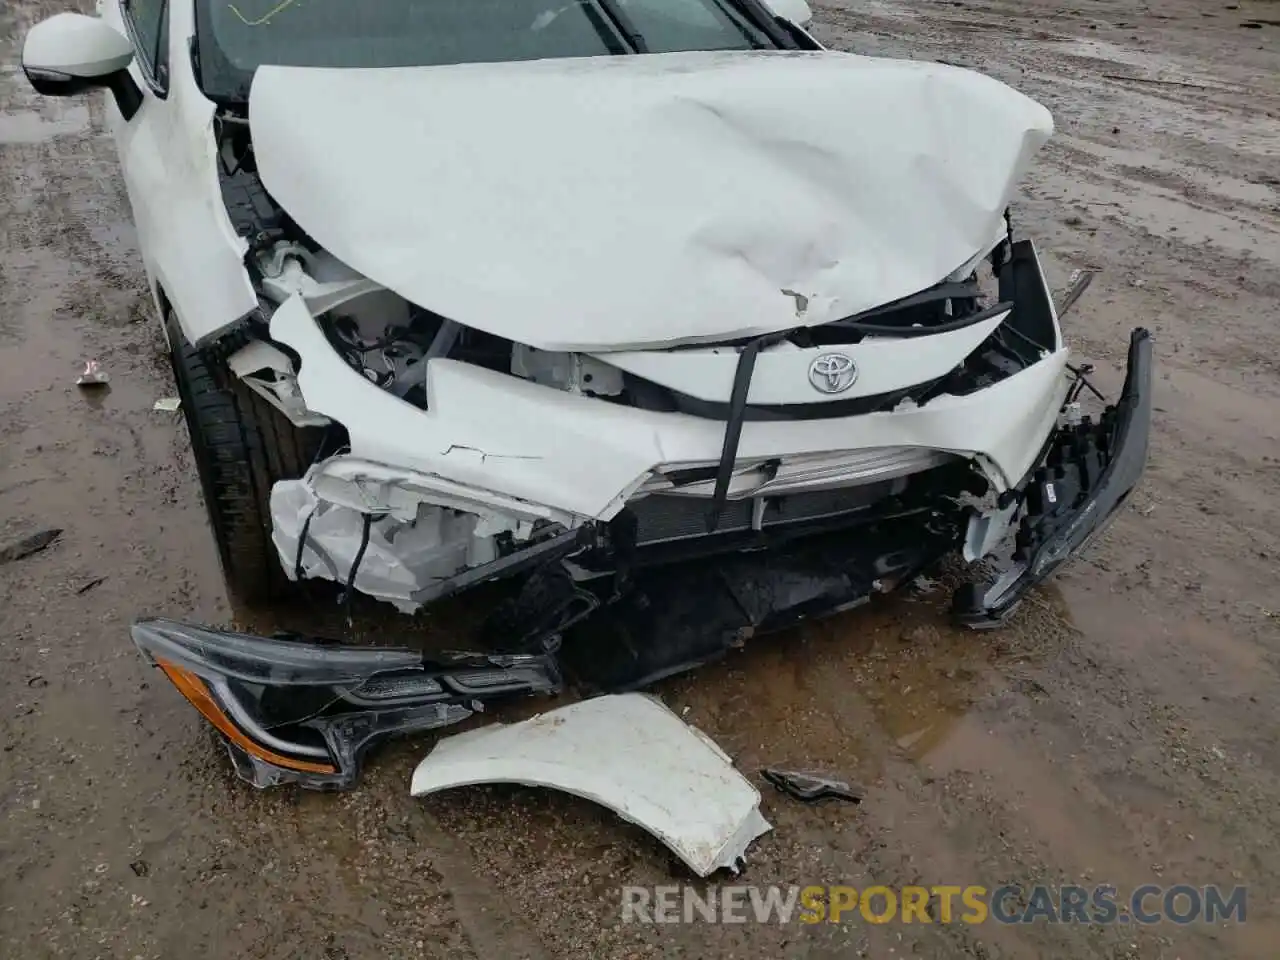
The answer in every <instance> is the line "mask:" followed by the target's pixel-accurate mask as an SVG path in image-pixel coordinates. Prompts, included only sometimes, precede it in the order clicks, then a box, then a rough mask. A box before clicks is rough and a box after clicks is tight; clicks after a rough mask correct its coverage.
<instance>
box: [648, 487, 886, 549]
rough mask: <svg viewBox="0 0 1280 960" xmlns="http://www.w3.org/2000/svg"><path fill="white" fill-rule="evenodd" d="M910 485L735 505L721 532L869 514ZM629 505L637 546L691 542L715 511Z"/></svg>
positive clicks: (685, 504) (704, 502)
mask: <svg viewBox="0 0 1280 960" xmlns="http://www.w3.org/2000/svg"><path fill="white" fill-rule="evenodd" d="M905 485H906V482H905V480H902V479H897V480H882V481H877V482H875V483H864V484H859V485H858V486H853V487H842V488H840V489H838V490H817V491H813V492H810V493H793V494H787V495H783V496H772V497H770V496H764V497H753V498H751V499H747V500H730V501H729V502H728V503H726V504H725V506H724V511H723V512H722V513H721V515H720V522H719V524H718V525H717V527H716V531H717V532H718V533H730V532H736V531H742V530H750V529H752V520H753V518H754V517H755V516H756V515H757V512H758V513H759V526H760V529H768V528H770V527H776V526H780V525H784V524H787V523H794V522H797V521H801V520H817V519H820V518H822V517H837V516H841V515H842V514H847V513H853V512H854V511H857V510H862V509H865V508H867V507H869V506H871V505H872V504H874V503H876V502H877V501H879V500H882V499H883V498H885V497H887V496H890V495H891V494H894V493H897V492H899V491H900V490H901V489H902V487H904V486H905ZM629 506H630V509H631V510H632V512H634V513H635V515H636V520H637V521H638V528H637V535H636V542H637V544H638V545H640V546H644V545H646V544H654V543H668V542H671V541H675V540H688V539H693V538H696V537H702V536H706V534H707V517H708V515H709V513H710V510H711V499H710V498H709V497H691V496H680V495H675V494H666V493H655V494H650V495H649V496H646V497H643V498H641V499H639V500H634V501H632V502H631V503H630V504H629Z"/></svg>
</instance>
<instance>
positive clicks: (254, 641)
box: [133, 620, 561, 790]
mask: <svg viewBox="0 0 1280 960" xmlns="http://www.w3.org/2000/svg"><path fill="white" fill-rule="evenodd" d="M133 641H134V643H135V644H137V646H138V649H139V650H140V651H141V652H142V655H143V656H144V657H145V658H146V659H147V660H148V661H149V662H150V663H152V664H153V665H154V666H156V667H158V668H159V669H160V670H162V671H163V672H164V673H165V675H166V676H167V677H168V678H169V680H170V681H172V682H173V685H174V686H175V687H177V688H178V690H180V691H181V692H182V695H183V696H185V697H186V698H187V699H188V700H189V701H190V702H191V704H192V706H194V707H195V708H196V709H197V710H198V711H200V713H201V715H203V716H204V718H205V719H206V720H208V721H209V722H210V723H211V724H212V725H213V727H214V728H215V729H216V730H217V731H218V732H219V733H220V734H221V735H222V738H223V740H224V741H225V742H226V745H227V751H228V753H230V755H231V759H232V761H233V763H234V764H235V768H236V771H237V773H239V775H240V776H241V777H242V778H243V779H244V780H246V781H248V782H249V783H251V784H253V785H254V786H256V787H270V786H275V785H277V784H281V783H297V784H300V785H301V786H304V787H309V788H312V789H320V790H337V789H343V788H346V787H350V786H351V785H352V784H354V783H355V781H356V779H357V777H358V776H359V772H360V764H361V762H362V760H363V758H364V754H365V752H366V751H367V750H368V749H369V748H370V747H371V746H373V745H374V744H376V743H378V742H379V741H382V740H385V739H386V738H388V737H392V736H399V735H403V734H410V733H419V732H421V731H424V730H433V729H435V728H437V727H443V726H446V725H448V724H453V723H458V722H460V721H462V720H465V719H467V718H468V717H470V716H471V715H472V714H474V713H478V712H480V711H482V710H484V709H485V707H486V706H487V705H489V704H493V703H496V702H500V701H504V700H509V699H512V698H515V697H520V696H526V695H530V694H543V695H546V694H555V693H558V692H559V691H560V687H561V679H560V672H559V669H558V668H557V666H556V663H555V661H554V659H553V658H551V657H550V656H546V655H536V654H534V655H477V654H447V655H444V656H442V657H440V658H428V657H425V656H424V655H423V654H421V653H419V652H416V651H413V650H408V649H403V648H375V647H349V646H339V645H331V644H320V643H314V642H306V641H303V640H301V639H299V638H288V639H282V638H267V637H254V636H248V635H246V634H241V633H232V632H229V631H221V630H210V629H207V628H204V627H198V626H193V625H191V624H184V623H175V622H173V621H171V620H140V621H138V622H137V623H135V624H134V626H133Z"/></svg>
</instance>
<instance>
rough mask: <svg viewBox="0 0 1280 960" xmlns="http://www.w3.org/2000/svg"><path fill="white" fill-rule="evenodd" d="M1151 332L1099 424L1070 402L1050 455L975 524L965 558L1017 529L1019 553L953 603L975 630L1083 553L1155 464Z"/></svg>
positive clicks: (1139, 337)
mask: <svg viewBox="0 0 1280 960" xmlns="http://www.w3.org/2000/svg"><path fill="white" fill-rule="evenodd" d="M1151 367H1152V342H1151V334H1150V332H1149V331H1147V330H1146V329H1143V328H1138V329H1136V330H1134V331H1133V333H1132V334H1131V335H1130V338H1129V353H1128V360H1127V362H1126V372H1125V379H1124V386H1123V388H1122V389H1121V391H1120V397H1119V399H1118V400H1117V401H1116V403H1115V404H1114V405H1112V406H1108V407H1107V408H1106V409H1105V410H1104V411H1103V412H1102V415H1101V416H1100V417H1099V418H1098V420H1097V421H1096V422H1095V421H1094V420H1093V419H1092V418H1090V417H1081V416H1080V414H1079V404H1078V403H1076V402H1075V401H1074V400H1069V401H1068V403H1067V406H1066V409H1065V411H1064V423H1063V424H1062V426H1060V427H1059V429H1057V430H1056V431H1055V432H1054V433H1053V435H1052V436H1051V437H1050V439H1049V443H1048V452H1047V453H1046V455H1045V457H1044V459H1043V461H1040V462H1038V463H1037V465H1036V467H1035V469H1034V470H1033V471H1031V473H1029V474H1028V475H1027V477H1026V478H1025V479H1024V481H1023V482H1022V483H1021V484H1019V485H1018V488H1017V489H1016V490H1011V491H1008V493H1007V494H1006V495H1005V496H1004V497H1003V498H1002V503H1001V504H1000V506H999V507H998V508H997V509H996V510H994V511H991V512H990V513H988V514H986V515H984V516H975V517H974V518H973V519H972V521H971V522H970V526H969V531H968V533H969V536H968V538H967V539H966V544H965V558H966V559H969V560H976V559H979V558H980V557H982V556H985V555H987V554H988V553H989V552H991V551H992V550H993V549H994V548H995V547H996V545H997V544H998V542H999V541H1000V539H1002V538H1003V536H1004V535H1005V534H1006V533H1007V532H1008V531H1010V530H1012V531H1014V544H1013V553H1012V556H1011V558H1010V559H1009V560H1008V561H1007V562H1006V563H1005V564H1004V565H1003V566H1002V568H1001V570H1000V572H999V575H998V577H997V579H996V580H995V581H994V582H993V583H991V584H989V585H983V584H978V583H974V584H970V585H968V586H967V587H965V588H964V589H962V590H961V591H959V592H958V593H957V594H956V596H955V598H954V603H953V609H954V612H955V616H956V618H957V619H958V620H959V621H960V622H961V623H964V624H966V625H967V626H971V627H975V628H986V627H994V626H998V625H999V624H1000V623H1002V622H1003V621H1004V620H1005V619H1006V618H1007V617H1008V616H1009V615H1010V614H1011V613H1013V611H1014V610H1015V609H1017V607H1018V604H1019V603H1020V602H1021V600H1022V598H1023V597H1024V596H1025V595H1026V593H1027V591H1028V590H1030V589H1031V588H1032V587H1033V586H1035V585H1036V584H1038V583H1041V582H1042V581H1044V580H1046V579H1047V578H1048V577H1050V576H1052V575H1053V573H1054V571H1056V570H1057V569H1058V568H1059V567H1061V566H1062V564H1063V563H1065V562H1066V561H1067V560H1068V559H1070V557H1071V556H1073V555H1074V554H1076V553H1078V552H1079V551H1081V550H1083V549H1084V548H1085V547H1086V546H1087V545H1088V543H1089V542H1090V541H1091V540H1092V539H1093V538H1094V537H1096V536H1097V535H1098V534H1099V533H1100V532H1101V531H1102V530H1103V529H1104V528H1105V527H1106V525H1107V524H1108V523H1110V521H1111V520H1112V519H1114V517H1115V515H1116V512H1117V511H1118V510H1119V509H1120V507H1121V506H1123V504H1124V502H1125V501H1126V500H1127V499H1128V496H1129V494H1130V493H1131V492H1132V490H1133V488H1134V487H1135V486H1136V485H1137V483H1138V480H1139V478H1140V477H1141V476H1142V471H1143V469H1144V468H1145V467H1146V463H1147V447H1148V443H1149V441H1150V434H1151V390H1152V383H1151Z"/></svg>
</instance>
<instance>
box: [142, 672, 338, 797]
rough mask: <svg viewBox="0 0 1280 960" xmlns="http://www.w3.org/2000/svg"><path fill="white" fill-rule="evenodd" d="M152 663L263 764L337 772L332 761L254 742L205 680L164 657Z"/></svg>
mask: <svg viewBox="0 0 1280 960" xmlns="http://www.w3.org/2000/svg"><path fill="white" fill-rule="evenodd" d="M156 665H157V666H158V667H159V668H160V669H161V670H163V671H164V672H165V675H166V676H167V677H168V678H169V679H170V680H172V681H173V685H174V686H175V687H177V688H178V689H179V690H180V691H181V692H182V695H183V696H184V697H186V698H187V699H188V700H190V701H191V705H192V706H193V707H195V708H196V709H197V710H199V711H200V712H201V713H202V714H203V715H204V718H205V719H206V720H208V721H209V722H210V723H212V724H213V725H214V726H215V727H217V728H218V731H219V732H220V733H221V734H222V735H223V736H224V737H226V738H227V739H228V740H230V741H231V742H232V743H234V744H235V745H236V746H237V747H239V748H240V749H241V750H243V751H244V752H245V753H248V754H250V755H251V756H254V757H257V758H258V759H259V760H261V761H262V762H263V763H269V764H271V765H272V766H276V767H285V768H287V769H289V770H302V771H305V772H307V773H336V772H337V768H336V767H334V766H333V765H332V764H328V763H314V762H312V761H309V760H295V759H293V758H292V757H286V756H283V755H282V754H279V753H274V752H273V751H271V750H268V749H266V747H263V746H260V745H259V744H257V743H254V742H253V741H252V740H250V739H249V738H248V737H247V736H245V734H244V733H243V732H242V731H241V730H240V728H239V727H237V726H236V725H235V724H234V723H232V722H231V720H230V719H228V717H227V715H226V714H225V713H224V712H223V711H222V707H220V706H219V705H218V701H217V700H215V699H214V697H213V695H212V694H211V693H210V692H209V688H208V687H207V686H206V685H205V682H204V681H203V680H201V679H200V678H199V677H198V676H196V675H195V674H194V673H192V672H191V671H190V670H186V669H184V668H182V667H179V666H177V665H176V664H172V663H169V662H168V661H167V660H160V659H157V660H156Z"/></svg>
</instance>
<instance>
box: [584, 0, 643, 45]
mask: <svg viewBox="0 0 1280 960" xmlns="http://www.w3.org/2000/svg"><path fill="white" fill-rule="evenodd" d="M594 2H595V3H598V4H600V9H601V10H603V11H604V13H605V16H607V17H608V18H609V19H610V20H612V21H613V25H614V27H616V28H617V30H618V32H619V33H620V34H622V36H624V37H625V38H626V40H627V43H629V44H631V50H632V52H633V53H648V52H649V45H648V44H647V43H645V39H644V37H643V36H641V35H640V31H639V30H637V29H636V25H635V21H633V20H632V19H631V15H630V14H629V13H627V11H626V10H624V9H622V6H621V5H620V4H619V3H618V2H617V0H594Z"/></svg>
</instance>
